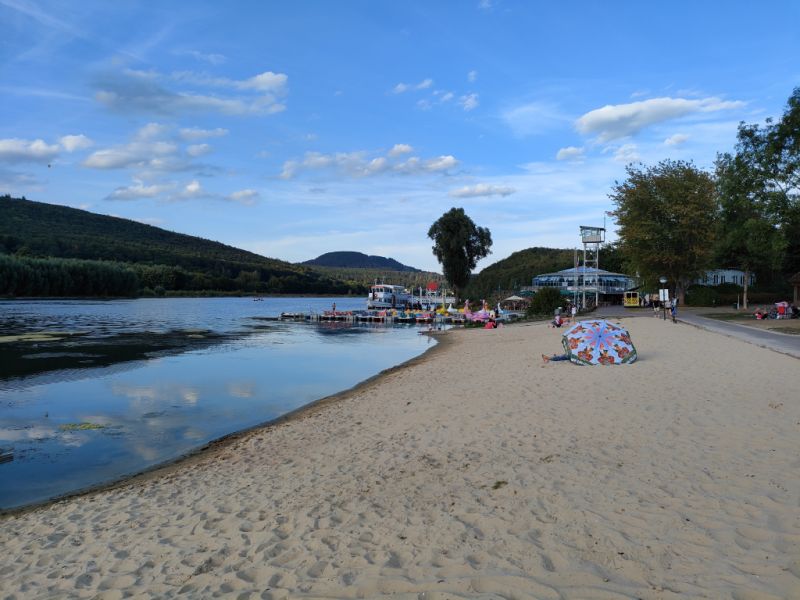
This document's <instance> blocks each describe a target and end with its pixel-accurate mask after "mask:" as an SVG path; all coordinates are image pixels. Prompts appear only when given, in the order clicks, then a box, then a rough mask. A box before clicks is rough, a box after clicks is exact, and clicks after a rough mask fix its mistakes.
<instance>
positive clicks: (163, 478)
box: [0, 318, 800, 600]
mask: <svg viewBox="0 0 800 600" xmlns="http://www.w3.org/2000/svg"><path fill="white" fill-rule="evenodd" d="M624 323H625V325H626V326H627V327H628V328H629V330H630V332H631V335H632V337H633V340H634V343H635V344H636V346H637V348H638V350H639V354H640V360H639V362H637V363H635V364H634V365H629V366H624V367H578V366H574V365H571V364H569V363H553V364H548V365H543V364H542V361H541V358H540V355H541V353H543V352H548V353H549V352H556V351H558V350H559V349H560V344H559V339H560V331H558V330H554V329H549V328H548V327H547V326H546V325H544V324H534V325H521V326H512V327H505V328H502V329H499V330H496V331H485V330H461V331H452V332H448V333H447V334H445V336H444V339H445V343H443V344H442V345H441V347H437V348H436V349H434V350H433V351H431V352H429V353H428V354H426V355H425V356H424V357H423V358H421V359H419V360H416V361H412V363H411V364H409V365H407V366H404V367H402V368H400V369H396V370H394V371H392V372H389V373H387V374H384V375H382V376H381V377H379V378H377V379H376V380H374V381H372V382H369V383H368V384H366V385H363V386H360V387H358V388H356V389H355V390H352V391H351V392H348V393H346V394H344V395H342V396H341V397H339V398H336V399H334V400H332V401H329V402H323V403H321V404H320V405H318V406H316V407H314V408H313V409H311V410H308V411H306V412H305V413H303V414H301V415H299V416H297V417H296V418H294V419H291V420H289V421H288V422H285V423H282V424H279V425H277V426H273V427H270V428H266V429H262V430H258V431H255V432H252V433H250V434H247V435H245V436H243V437H242V438H241V439H238V440H235V441H233V442H232V443H230V444H227V445H224V446H223V447H222V448H219V449H217V450H215V451H211V452H208V453H206V454H205V455H203V456H201V457H199V458H196V459H194V460H190V461H187V462H184V463H182V464H179V465H177V466H175V467H173V468H170V469H167V470H166V471H164V472H162V473H157V474H155V475H152V476H150V477H146V478H143V479H142V480H137V481H134V482H131V483H129V484H126V485H123V486H120V487H117V488H114V489H110V490H106V491H102V492H98V493H93V494H91V495H88V496H81V497H77V498H73V499H69V500H66V501H61V502H59V503H57V504H54V505H50V506H46V507H42V508H38V509H35V510H33V511H30V512H26V513H22V514H19V515H15V516H10V517H5V518H4V519H3V520H2V521H0V547H2V555H0V587H1V588H2V592H3V594H0V597H3V598H26V599H27V598H55V597H58V598H70V597H75V598H122V597H133V598H170V597H182V598H184V597H187V598H211V597H230V598H237V599H238V598H264V599H268V598H382V597H391V598H396V599H405V598H414V599H425V600H431V599H446V598H506V599H517V598H520V599H521V598H542V599H550V598H552V599H555V598H559V599H561V598H582V599H593V598H597V599H612V598H647V599H649V598H734V599H736V600H750V599H756V598H759V599H767V598H800V476H798V473H799V472H800V471H799V469H800V452H798V449H800V368H798V367H800V365H799V364H798V361H797V359H794V358H791V357H788V356H785V355H782V354H778V353H775V352H772V351H769V350H766V349H763V348H759V347H756V346H753V345H749V344H747V343H744V342H739V341H737V340H734V339H731V338H728V337H724V336H720V335H717V334H714V333H710V332H706V331H703V330H700V329H697V328H694V327H691V326H689V325H684V324H677V325H676V324H672V323H670V322H669V321H666V322H665V321H662V320H659V319H653V318H631V319H626V320H625V321H624Z"/></svg>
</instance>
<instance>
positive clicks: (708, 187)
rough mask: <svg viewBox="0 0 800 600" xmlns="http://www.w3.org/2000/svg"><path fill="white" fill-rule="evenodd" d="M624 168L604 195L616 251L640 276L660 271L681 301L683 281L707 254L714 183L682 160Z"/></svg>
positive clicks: (706, 260) (705, 265) (651, 277)
mask: <svg viewBox="0 0 800 600" xmlns="http://www.w3.org/2000/svg"><path fill="white" fill-rule="evenodd" d="M626 171H627V174H628V178H627V179H626V180H625V181H624V182H622V183H619V182H617V183H616V184H615V186H614V188H613V192H612V193H611V194H609V197H610V198H611V199H612V200H613V201H614V204H615V206H616V209H615V210H614V213H613V216H614V218H615V219H616V221H617V223H618V225H619V232H618V233H619V240H620V251H621V252H622V255H623V256H624V258H625V262H626V264H628V265H630V266H631V267H632V268H633V269H634V270H636V271H637V272H639V274H640V275H641V276H642V277H643V278H644V279H645V280H647V281H650V282H654V281H656V280H657V279H658V278H659V277H660V276H662V275H666V276H667V277H668V278H669V280H670V283H672V284H673V285H674V287H675V294H676V295H677V297H678V299H679V300H680V301H681V303H683V302H684V300H685V292H686V288H687V287H688V285H689V283H690V282H691V280H692V279H693V278H694V277H696V276H698V275H699V274H700V273H702V272H703V271H704V270H705V269H706V268H708V266H709V265H710V261H711V258H712V253H713V240H714V218H715V216H716V212H717V211H716V197H715V190H714V181H713V179H712V177H711V175H709V174H708V173H706V172H704V171H701V170H699V169H697V168H696V167H695V166H694V165H693V164H692V163H687V162H683V161H671V160H664V161H661V162H660V163H658V164H657V165H656V166H654V167H644V166H643V165H638V166H637V165H629V166H628V167H627V169H626Z"/></svg>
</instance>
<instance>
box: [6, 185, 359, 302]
mask: <svg viewBox="0 0 800 600" xmlns="http://www.w3.org/2000/svg"><path fill="white" fill-rule="evenodd" d="M0 254H5V255H6V257H5V260H4V262H3V265H4V268H5V269H10V268H11V267H10V266H9V265H12V264H16V263H14V260H16V262H17V263H19V265H18V266H19V268H20V269H21V270H20V271H19V272H20V273H24V272H25V271H24V269H23V268H22V267H23V266H24V265H22V263H21V262H20V261H25V260H30V259H32V258H48V259H51V260H50V263H48V264H49V267H48V268H51V267H52V268H55V267H54V265H56V266H57V263H56V262H53V260H54V259H80V260H90V261H113V262H115V263H121V265H120V268H122V267H125V268H128V269H130V270H133V271H134V272H135V273H136V275H137V277H138V285H139V288H140V290H144V289H156V288H163V289H164V290H175V291H201V290H207V291H227V292H230V291H243V292H258V293H337V294H341V293H350V292H352V293H358V294H361V293H364V291H365V289H364V288H363V287H362V286H356V287H357V288H358V289H349V287H348V285H347V284H345V283H343V282H341V281H336V280H333V279H331V278H330V277H327V276H325V275H323V274H320V273H318V272H315V271H313V270H311V269H309V268H306V267H303V266H300V265H294V264H291V263H288V262H284V261H280V260H274V259H270V258H265V257H263V256H259V255H258V254H254V253H252V252H247V251H245V250H240V249H238V248H234V247H232V246H227V245H225V244H221V243H219V242H213V241H210V240H206V239H202V238H198V237H193V236H190V235H184V234H180V233H174V232H171V231H166V230H164V229H159V228H158V227H153V226H150V225H144V224H142V223H137V222H135V221H130V220H128V219H120V218H117V217H109V216H105V215H99V214H95V213H91V212H87V211H84V210H78V209H75V208H69V207H66V206H58V205H53V204H45V203H42V202H32V201H29V200H24V199H16V198H11V197H10V196H2V197H0ZM12 259H14V260H12ZM43 264H44V263H42V262H41V261H39V262H36V263H35V264H34V263H30V264H28V265H27V266H28V268H30V269H34V270H39V271H41V270H42V268H43ZM70 265H71V267H70V268H72V267H75V261H73V262H71V263H70ZM62 266H63V265H62ZM15 277H16V280H15V281H17V283H16V284H15V287H13V288H12V289H8V286H9V285H10V284H8V277H7V278H6V289H0V294H11V295H40V294H39V293H37V292H36V291H35V290H34V289H31V285H33V284H31V283H30V282H28V283H25V282H22V283H20V282H19V281H18V280H19V274H18V275H17V276H15ZM25 285H27V286H28V289H25ZM50 295H58V294H57V293H53V291H52V290H51V294H50ZM111 295H113V294H111Z"/></svg>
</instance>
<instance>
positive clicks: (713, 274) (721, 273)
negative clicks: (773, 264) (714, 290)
mask: <svg viewBox="0 0 800 600" xmlns="http://www.w3.org/2000/svg"><path fill="white" fill-rule="evenodd" d="M755 282H756V275H755V273H750V281H749V283H748V284H747V285H748V287H750V286H752V285H754V284H755ZM692 283H697V284H700V285H719V284H720V283H735V284H736V285H740V286H742V287H744V271H740V270H738V269H713V270H711V271H706V272H705V275H703V276H702V277H698V278H697V279H695V280H694V281H693V282H692Z"/></svg>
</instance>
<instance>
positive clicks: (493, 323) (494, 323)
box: [483, 317, 497, 329]
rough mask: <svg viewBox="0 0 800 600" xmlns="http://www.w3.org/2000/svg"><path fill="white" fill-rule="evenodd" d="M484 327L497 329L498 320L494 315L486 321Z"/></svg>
mask: <svg viewBox="0 0 800 600" xmlns="http://www.w3.org/2000/svg"><path fill="white" fill-rule="evenodd" d="M483 328H484V329H497V321H495V320H494V317H489V320H488V321H486V325H484V326H483Z"/></svg>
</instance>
